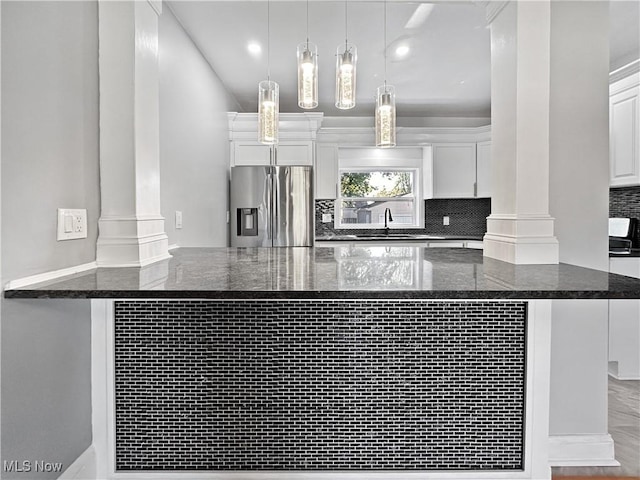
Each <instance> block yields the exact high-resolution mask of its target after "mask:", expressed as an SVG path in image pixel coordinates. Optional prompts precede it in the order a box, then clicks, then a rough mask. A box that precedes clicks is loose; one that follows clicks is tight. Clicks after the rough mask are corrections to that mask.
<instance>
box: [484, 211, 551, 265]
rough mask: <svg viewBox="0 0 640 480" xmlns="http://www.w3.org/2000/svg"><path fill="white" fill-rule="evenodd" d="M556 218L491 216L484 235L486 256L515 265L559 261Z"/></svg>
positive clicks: (488, 218)
mask: <svg viewBox="0 0 640 480" xmlns="http://www.w3.org/2000/svg"><path fill="white" fill-rule="evenodd" d="M553 222H554V219H553V218H552V217H550V216H539V215H535V216H534V215H517V216H516V215H494V214H492V215H490V216H489V217H487V233H486V234H485V236H484V256H485V257H490V258H495V259H496V260H501V261H503V262H509V263H514V264H557V263H559V258H560V248H559V244H558V239H557V238H556V237H555V236H554V235H553Z"/></svg>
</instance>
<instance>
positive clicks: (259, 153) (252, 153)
mask: <svg viewBox="0 0 640 480" xmlns="http://www.w3.org/2000/svg"><path fill="white" fill-rule="evenodd" d="M232 144H233V165H235V166H240V165H270V155H271V147H270V146H269V145H263V144H262V143H258V142H232Z"/></svg>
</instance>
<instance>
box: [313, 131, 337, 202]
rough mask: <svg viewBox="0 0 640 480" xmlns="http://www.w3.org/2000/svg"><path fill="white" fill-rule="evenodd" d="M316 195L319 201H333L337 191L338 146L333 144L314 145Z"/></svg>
mask: <svg viewBox="0 0 640 480" xmlns="http://www.w3.org/2000/svg"><path fill="white" fill-rule="evenodd" d="M315 179H316V193H315V197H316V198H320V199H335V198H336V197H337V193H338V192H337V190H338V146H337V145H335V144H320V143H318V144H317V145H316V166H315Z"/></svg>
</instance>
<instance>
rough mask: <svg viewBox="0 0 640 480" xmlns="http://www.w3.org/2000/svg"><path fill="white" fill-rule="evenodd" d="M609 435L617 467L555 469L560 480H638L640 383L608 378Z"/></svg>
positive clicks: (639, 457) (639, 464)
mask: <svg viewBox="0 0 640 480" xmlns="http://www.w3.org/2000/svg"><path fill="white" fill-rule="evenodd" d="M609 433H610V434H611V436H612V437H613V441H614V444H615V455H616V460H618V461H619V462H620V466H619V467H554V468H553V469H552V472H553V478H554V479H559V480H560V479H561V480H579V479H583V478H587V479H588V480H607V479H614V480H622V478H627V479H634V480H640V380H616V379H615V378H612V377H609Z"/></svg>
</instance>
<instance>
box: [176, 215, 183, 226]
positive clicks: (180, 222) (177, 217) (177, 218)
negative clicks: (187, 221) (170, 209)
mask: <svg viewBox="0 0 640 480" xmlns="http://www.w3.org/2000/svg"><path fill="white" fill-rule="evenodd" d="M180 228H182V212H181V211H180V210H176V229H180Z"/></svg>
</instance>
